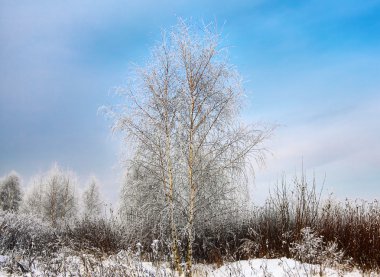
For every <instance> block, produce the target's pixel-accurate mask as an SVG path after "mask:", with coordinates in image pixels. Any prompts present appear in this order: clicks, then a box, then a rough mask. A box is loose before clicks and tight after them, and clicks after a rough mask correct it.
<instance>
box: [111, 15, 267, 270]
mask: <svg viewBox="0 0 380 277" xmlns="http://www.w3.org/2000/svg"><path fill="white" fill-rule="evenodd" d="M212 28H213V25H208V26H204V27H203V28H202V29H199V28H197V27H193V26H189V25H187V24H186V22H184V21H180V22H179V24H178V25H177V26H176V27H174V28H173V29H172V30H171V31H170V32H169V33H168V34H164V35H163V38H162V42H161V43H159V44H158V45H157V46H156V47H155V48H154V49H153V51H152V55H151V59H150V60H149V61H148V62H147V64H146V65H145V66H142V67H138V68H136V70H135V71H134V74H133V78H131V80H130V82H129V83H128V85H127V86H126V87H123V88H120V89H119V90H118V92H119V93H120V94H121V95H123V96H124V97H125V101H124V102H123V104H122V105H121V106H120V107H119V109H118V110H117V111H116V113H115V115H116V119H117V120H116V124H115V130H119V131H122V132H124V133H125V134H126V141H127V142H128V143H129V145H133V148H134V149H135V151H134V155H133V156H131V157H129V169H130V171H131V170H132V171H133V174H130V175H129V176H130V177H131V178H129V179H127V182H126V187H127V189H126V190H125V191H134V192H135V193H132V194H131V195H130V196H132V197H135V198H138V199H139V204H138V205H140V206H144V207H145V208H146V209H149V208H150V207H154V206H155V205H156V204H157V203H161V204H160V205H164V206H165V209H166V211H167V217H168V218H169V222H170V226H171V227H170V229H171V241H172V255H171V256H172V258H173V264H174V266H176V265H177V264H178V262H179V257H178V255H179V253H178V249H177V246H176V240H177V235H178V233H181V234H184V236H185V238H186V241H187V245H186V249H187V250H186V255H185V257H184V258H185V260H186V272H185V273H186V275H187V276H191V274H192V273H191V268H192V248H193V241H194V235H195V232H196V229H195V226H197V225H198V226H199V225H201V224H197V222H204V221H206V220H207V217H208V216H210V215H217V214H218V213H222V209H224V208H225V209H226V210H230V211H231V210H232V209H233V205H231V204H238V202H239V201H241V200H242V198H240V197H241V196H242V194H240V193H239V192H242V190H243V189H244V186H241V185H242V184H243V182H242V179H243V178H242V176H243V175H244V171H245V168H246V165H247V162H248V161H252V160H256V161H258V162H262V161H263V159H264V149H263V146H262V143H263V141H264V140H265V139H266V138H267V137H268V135H269V134H270V130H269V129H268V128H263V127H259V126H254V125H245V124H243V123H242V122H241V120H240V118H239V112H240V109H241V98H242V96H243V92H244V91H243V88H242V86H241V78H240V76H239V74H238V73H237V72H236V70H235V69H234V67H233V66H231V65H230V64H229V63H228V60H227V55H226V51H225V49H223V48H221V47H220V45H219V43H220V36H219V34H218V33H217V32H215V31H214V30H213V29H212ZM136 176H138V178H136ZM152 186H155V189H149V187H152ZM130 198H131V197H129V199H130ZM129 199H128V197H126V198H124V201H129ZM215 209H217V210H215ZM176 267H177V269H178V270H180V268H179V267H178V266H176Z"/></svg>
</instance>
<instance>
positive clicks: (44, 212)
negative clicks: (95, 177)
mask: <svg viewBox="0 0 380 277" xmlns="http://www.w3.org/2000/svg"><path fill="white" fill-rule="evenodd" d="M76 184H77V181H76V177H75V175H74V173H72V172H70V171H64V170H62V169H61V168H59V167H58V166H57V165H54V166H53V167H52V168H51V169H50V170H49V171H48V172H47V173H45V174H43V175H39V176H35V177H34V178H33V183H32V185H31V188H30V190H29V191H28V193H27V194H26V197H25V202H24V206H23V210H24V212H26V213H33V214H36V215H37V216H39V217H41V218H42V219H44V220H46V221H48V222H50V224H52V226H56V225H57V223H59V222H60V221H63V220H68V219H70V218H72V217H74V216H75V215H76V212H77V206H78V205H77V197H76V195H75V187H76Z"/></svg>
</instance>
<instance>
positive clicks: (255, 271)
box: [0, 251, 380, 277]
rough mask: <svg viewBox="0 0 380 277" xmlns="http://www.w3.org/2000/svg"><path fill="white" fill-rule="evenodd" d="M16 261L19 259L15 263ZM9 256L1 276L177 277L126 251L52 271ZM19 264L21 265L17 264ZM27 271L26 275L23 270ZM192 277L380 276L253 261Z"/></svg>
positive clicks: (61, 263) (64, 263) (201, 269)
mask: <svg viewBox="0 0 380 277" xmlns="http://www.w3.org/2000/svg"><path fill="white" fill-rule="evenodd" d="M16 260H17V259H16ZM16 260H15V259H14V258H13V259H11V258H10V257H9V256H0V265H1V271H0V276H1V277H2V276H30V277H31V276H141V277H153V276H157V277H169V276H172V277H175V276H178V274H175V273H174V272H172V271H171V270H170V269H169V268H168V267H167V266H166V265H165V264H163V263H161V264H152V263H148V262H140V261H138V259H136V257H130V255H128V254H127V253H126V252H125V251H122V252H120V253H119V254H117V255H113V256H110V257H108V258H106V259H99V258H94V257H93V256H89V255H82V256H67V257H63V256H62V257H57V260H56V263H53V264H51V265H50V266H51V268H48V267H47V266H46V265H43V264H39V263H38V262H36V263H34V264H33V265H32V266H31V267H30V268H29V267H28V265H27V263H26V262H25V261H23V260H19V261H18V262H17V261H16ZM17 263H18V264H17ZM20 265H21V266H22V267H23V269H24V270H25V272H24V273H23V272H22V271H21V267H20ZM26 271H27V272H26ZM193 276H196V277H198V276H199V277H200V276H210V277H211V276H215V277H217V276H221V277H223V276H225V277H228V276H239V277H240V276H241V277H243V276H263V277H264V276H265V277H267V276H273V277H276V276H289V277H293V276H294V277H296V276H297V277H301V276H350V277H356V276H358V277H359V276H380V275H379V274H378V273H374V272H373V273H366V274H364V273H362V272H360V271H359V270H357V269H350V270H348V269H344V268H343V267H342V268H340V269H336V268H335V269H332V268H329V267H324V266H321V265H311V264H306V263H300V262H298V261H295V260H293V259H288V258H280V259H251V260H247V261H238V262H231V263H225V264H224V265H223V266H221V267H219V268H217V267H216V266H212V265H201V264H196V265H194V274H193Z"/></svg>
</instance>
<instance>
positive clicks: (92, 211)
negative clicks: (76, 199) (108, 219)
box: [83, 177, 102, 219]
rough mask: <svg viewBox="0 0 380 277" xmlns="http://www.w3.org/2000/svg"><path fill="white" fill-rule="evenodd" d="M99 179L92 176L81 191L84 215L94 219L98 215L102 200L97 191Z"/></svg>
mask: <svg viewBox="0 0 380 277" xmlns="http://www.w3.org/2000/svg"><path fill="white" fill-rule="evenodd" d="M98 184H99V181H98V180H97V179H96V178H95V177H92V178H91V180H90V182H89V184H88V186H87V188H86V190H85V191H84V192H83V205H84V206H83V209H84V211H83V212H84V217H85V218H90V219H94V218H96V217H98V216H99V215H100V212H101V210H102V201H101V199H100V193H99V185H98Z"/></svg>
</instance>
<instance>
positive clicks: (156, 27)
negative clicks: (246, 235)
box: [0, 0, 380, 203]
mask: <svg viewBox="0 0 380 277" xmlns="http://www.w3.org/2000/svg"><path fill="white" fill-rule="evenodd" d="M178 17H182V18H184V19H191V20H192V22H199V23H200V22H202V21H203V22H206V23H207V22H210V21H212V22H214V23H216V24H217V25H218V28H219V30H220V31H221V33H222V37H223V41H222V43H223V45H225V46H228V48H229V54H230V61H231V63H232V64H234V65H235V66H236V68H237V70H238V71H239V72H240V74H241V75H242V77H243V80H244V88H245V91H246V96H245V99H244V102H245V103H246V104H245V107H244V110H243V111H242V117H243V120H244V121H247V122H262V123H265V124H275V125H277V126H278V127H277V128H276V130H275V132H274V134H273V136H272V138H271V139H270V140H269V141H267V143H266V147H267V149H268V150H269V151H268V155H267V159H266V164H265V166H259V167H258V166H256V167H255V168H256V174H255V176H256V178H255V180H254V181H253V180H252V184H250V188H251V194H252V199H253V200H254V201H256V202H258V203H259V202H260V201H263V199H264V198H265V197H266V196H267V194H268V190H269V188H270V187H273V185H275V184H276V182H277V181H278V180H280V179H281V178H282V177H283V176H285V178H287V179H288V180H289V182H291V180H292V179H293V178H294V176H295V175H296V174H300V172H301V171H302V168H303V170H304V171H305V172H306V174H307V176H309V178H311V179H312V178H313V176H315V179H316V181H317V183H318V184H320V185H322V184H323V185H324V189H325V191H326V192H327V193H334V195H335V196H336V197H337V198H339V199H344V198H345V197H349V198H363V199H368V200H371V199H374V198H379V197H380V182H379V181H380V31H379V30H380V1H369V0H363V1H351V0H344V1H343V0H337V1H328V0H318V1H284V0H281V1H280V0H279V1H260V0H257V1H255V0H250V1H248V0H237V1H220V0H219V1H206V0H203V1H200V0H195V1H184V0H176V1H175V0H164V1H153V0H151V1H150V0H140V1H122V0H110V1H98V0H91V1H90V0H82V1H74V0H68V1H48V0H46V1H43V0H34V1H30V0H29V1H26V0H20V1H8V0H0V176H3V175H6V174H7V173H8V172H10V171H11V170H15V171H17V172H18V173H19V174H20V175H21V176H22V178H23V183H24V186H26V185H27V184H28V182H29V179H30V178H31V177H32V176H33V175H35V174H37V173H41V172H45V171H47V170H48V169H49V168H50V167H51V166H52V165H53V163H54V162H57V163H58V164H59V165H60V166H62V167H63V168H69V169H71V170H73V171H75V172H76V173H77V175H78V177H79V180H80V182H81V186H84V184H85V183H86V182H87V180H88V178H89V177H90V176H91V175H96V176H97V178H98V179H99V180H100V182H101V183H102V192H103V194H104V196H105V198H106V199H107V200H108V201H110V202H115V201H116V200H117V197H118V193H119V191H120V185H121V181H120V180H121V176H122V175H123V168H122V166H121V163H120V161H121V160H122V159H123V154H122V151H121V148H122V140H121V138H120V136H118V135H114V134H112V132H111V131H110V125H111V124H112V122H110V121H109V120H107V119H106V118H105V116H104V115H103V114H101V113H99V111H98V110H99V107H101V106H104V105H105V106H107V105H115V104H118V103H120V101H121V99H119V98H117V97H116V96H115V95H114V94H113V88H115V87H117V86H120V85H122V84H123V83H124V82H125V81H126V79H127V77H128V72H129V69H130V67H131V64H143V63H144V62H145V61H146V59H147V58H148V56H149V51H150V49H151V47H153V46H154V44H155V43H156V42H157V41H158V40H159V39H160V33H161V31H162V30H165V29H168V28H171V27H172V26H173V25H175V24H176V23H177V20H178Z"/></svg>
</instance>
